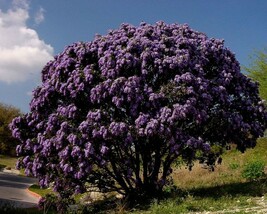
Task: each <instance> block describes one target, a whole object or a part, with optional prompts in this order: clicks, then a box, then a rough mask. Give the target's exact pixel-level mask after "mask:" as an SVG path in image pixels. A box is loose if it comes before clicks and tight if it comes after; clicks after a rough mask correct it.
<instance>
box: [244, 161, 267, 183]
mask: <svg viewBox="0 0 267 214" xmlns="http://www.w3.org/2000/svg"><path fill="white" fill-rule="evenodd" d="M264 168H265V163H264V162H263V161H261V160H257V161H252V162H249V163H247V164H246V165H245V168H244V170H243V171H242V177H243V178H246V179H247V180H258V179H260V178H263V177H264V175H265V173H264Z"/></svg>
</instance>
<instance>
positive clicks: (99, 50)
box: [11, 22, 267, 198]
mask: <svg viewBox="0 0 267 214" xmlns="http://www.w3.org/2000/svg"><path fill="white" fill-rule="evenodd" d="M266 118H267V114H266V109H265V106H264V105H263V103H262V101H261V99H260V97H259V94H258V88H257V84H255V83H254V82H253V81H251V80H250V79H249V78H247V77H246V76H245V75H243V74H242V73H241V72H240V66H239V63H238V62H237V60H236V58H235V56H234V54H233V53H232V52H231V51H230V50H229V49H227V48H225V47H224V42H223V41H222V40H218V39H214V38H208V37H207V36H206V35H205V34H203V33H200V32H197V31H194V30H192V29H191V28H190V27H189V26H188V25H179V24H166V23H164V22H158V23H156V24H155V25H150V24H146V23H141V25H140V26H138V27H135V26H132V25H130V24H122V25H121V27H120V28H119V29H117V30H112V31H110V32H109V33H108V34H107V35H105V36H96V38H95V39H94V40H93V41H91V42H78V43H74V44H72V45H70V46H68V47H66V49H65V50H64V51H63V52H62V53H60V54H59V55H57V56H55V58H54V60H52V61H50V62H49V63H48V64H47V65H46V66H45V67H44V69H43V70H42V84H41V85H40V86H39V87H37V88H36V89H35V91H34V95H33V99H32V101H31V104H30V112H29V113H27V114H25V115H24V116H22V117H18V118H16V119H14V120H13V123H12V125H11V127H12V130H13V136H14V137H16V138H17V139H19V140H20V142H21V143H20V145H19V146H18V147H17V152H18V155H19V156H21V158H20V159H19V162H18V167H23V168H25V171H26V174H27V175H33V176H36V177H38V178H39V181H40V184H41V185H42V186H48V185H49V184H51V185H53V187H54V190H55V191H57V192H59V194H60V196H61V197H62V198H67V197H69V196H70V195H72V194H73V193H74V192H85V191H88V188H89V187H96V188H98V189H99V190H100V191H102V192H108V191H118V192H120V193H122V194H124V195H125V196H126V197H127V196H128V198H131V197H130V196H137V195H138V196H144V195H153V194H155V193H156V192H158V191H161V190H162V187H163V186H164V185H165V184H166V182H167V179H168V176H169V175H170V174H171V172H172V164H173V162H174V161H176V160H177V158H178V157H180V158H182V159H183V160H184V161H185V162H186V163H187V164H188V165H190V164H192V161H193V160H195V158H197V157H199V156H203V157H207V158H208V159H209V158H211V155H209V154H211V153H210V152H211V148H212V147H213V146H216V145H219V146H222V147H223V146H226V145H227V144H229V143H235V144H236V145H237V148H238V149H239V150H241V151H245V149H246V148H249V147H253V146H255V144H256V139H257V138H258V137H259V136H261V135H263V132H264V130H265V128H266ZM206 161H207V162H208V163H210V164H213V163H212V161H211V160H206ZM196 179H197V178H196Z"/></svg>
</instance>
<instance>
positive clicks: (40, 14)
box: [34, 7, 45, 25]
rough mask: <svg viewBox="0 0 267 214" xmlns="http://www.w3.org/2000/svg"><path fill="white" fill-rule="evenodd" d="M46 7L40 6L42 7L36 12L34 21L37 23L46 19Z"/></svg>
mask: <svg viewBox="0 0 267 214" xmlns="http://www.w3.org/2000/svg"><path fill="white" fill-rule="evenodd" d="M44 12H45V10H44V8H42V7H40V9H39V10H38V11H37V12H36V14H35V17H34V21H35V23H36V24H37V25H39V24H40V23H41V22H43V21H44Z"/></svg>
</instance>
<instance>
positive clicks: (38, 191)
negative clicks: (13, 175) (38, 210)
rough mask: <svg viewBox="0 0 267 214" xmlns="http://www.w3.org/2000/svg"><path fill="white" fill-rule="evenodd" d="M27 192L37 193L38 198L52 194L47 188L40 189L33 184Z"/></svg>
mask: <svg viewBox="0 0 267 214" xmlns="http://www.w3.org/2000/svg"><path fill="white" fill-rule="evenodd" d="M29 190H30V191H32V192H35V193H37V194H38V195H40V196H42V197H43V196H45V195H46V194H51V193H53V191H52V190H51V189H49V188H40V186H39V185H37V184H33V185H31V186H30V187H29Z"/></svg>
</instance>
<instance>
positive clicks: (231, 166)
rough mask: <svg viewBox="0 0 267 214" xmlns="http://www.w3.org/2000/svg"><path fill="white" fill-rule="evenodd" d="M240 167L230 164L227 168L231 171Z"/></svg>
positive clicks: (237, 164) (236, 164)
mask: <svg viewBox="0 0 267 214" xmlns="http://www.w3.org/2000/svg"><path fill="white" fill-rule="evenodd" d="M239 167H240V165H239V163H230V164H229V168H230V169H232V170H235V169H238V168H239Z"/></svg>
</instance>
